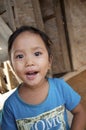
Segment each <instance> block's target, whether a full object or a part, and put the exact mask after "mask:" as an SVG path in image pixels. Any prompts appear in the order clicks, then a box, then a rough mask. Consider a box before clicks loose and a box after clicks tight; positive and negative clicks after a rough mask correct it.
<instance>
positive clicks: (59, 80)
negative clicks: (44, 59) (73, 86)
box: [48, 78, 65, 84]
mask: <svg viewBox="0 0 86 130" xmlns="http://www.w3.org/2000/svg"><path fill="white" fill-rule="evenodd" d="M48 80H49V82H51V83H55V84H63V83H64V82H65V81H64V79H63V78H49V79H48Z"/></svg>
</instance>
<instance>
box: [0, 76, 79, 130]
mask: <svg viewBox="0 0 86 130" xmlns="http://www.w3.org/2000/svg"><path fill="white" fill-rule="evenodd" d="M48 82H49V92H48V96H47V98H46V100H45V101H43V102H42V103H41V104H38V105H31V104H27V103H25V102H24V101H23V100H22V99H21V98H20V96H19V94H18V89H17V90H16V91H15V92H14V93H13V94H12V95H11V96H10V97H9V98H8V99H7V100H6V102H5V104H4V108H3V114H2V125H1V127H2V130H69V125H68V120H67V114H66V109H68V110H69V111H71V110H73V109H74V108H75V107H76V106H77V105H78V104H79V102H80V99H81V97H80V96H79V95H78V94H77V93H76V92H75V91H74V90H73V89H72V88H71V87H70V86H69V85H68V84H67V83H66V82H65V81H64V80H63V79H57V78H49V79H48Z"/></svg>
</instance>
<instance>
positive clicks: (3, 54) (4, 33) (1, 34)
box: [0, 17, 12, 62]
mask: <svg viewBox="0 0 86 130" xmlns="http://www.w3.org/2000/svg"><path fill="white" fill-rule="evenodd" d="M11 34H12V31H11V29H10V28H9V27H8V26H7V24H6V23H5V22H4V20H3V19H2V18H1V17H0V62H3V61H5V60H7V59H8V52H7V46H8V45H7V41H8V38H9V36H10V35H11Z"/></svg>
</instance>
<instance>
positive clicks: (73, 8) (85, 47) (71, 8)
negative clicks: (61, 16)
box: [64, 0, 86, 70]
mask: <svg viewBox="0 0 86 130" xmlns="http://www.w3.org/2000/svg"><path fill="white" fill-rule="evenodd" d="M64 3H65V12H66V19H67V27H68V33H69V39H70V49H71V59H72V64H73V69H74V70H78V69H80V67H82V66H84V65H86V3H85V2H82V3H81V0H77V1H75V0H72V1H70V0H65V1H64Z"/></svg>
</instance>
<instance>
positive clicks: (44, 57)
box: [11, 32, 51, 86]
mask: <svg viewBox="0 0 86 130" xmlns="http://www.w3.org/2000/svg"><path fill="white" fill-rule="evenodd" d="M11 62H12V66H13V69H14V71H15V72H16V74H17V75H18V77H19V78H20V79H21V80H23V81H24V82H25V83H26V84H27V85H30V86H35V85H38V84H40V83H41V82H43V80H44V79H45V76H46V73H47V71H48V69H50V67H51V60H50V59H49V56H48V52H47V49H46V47H45V44H44V42H43V40H42V39H41V37H40V36H39V35H37V34H33V33H30V32H23V33H21V34H20V35H19V36H17V38H16V39H15V40H14V42H13V46H12V50H11Z"/></svg>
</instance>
